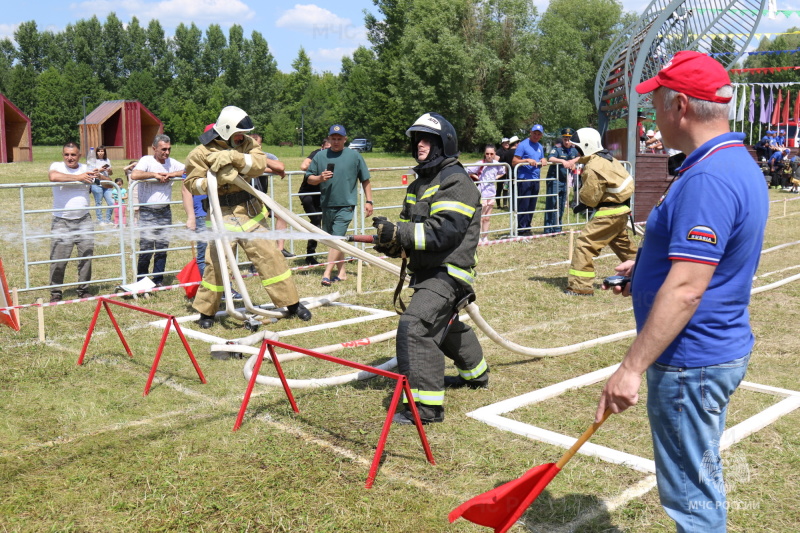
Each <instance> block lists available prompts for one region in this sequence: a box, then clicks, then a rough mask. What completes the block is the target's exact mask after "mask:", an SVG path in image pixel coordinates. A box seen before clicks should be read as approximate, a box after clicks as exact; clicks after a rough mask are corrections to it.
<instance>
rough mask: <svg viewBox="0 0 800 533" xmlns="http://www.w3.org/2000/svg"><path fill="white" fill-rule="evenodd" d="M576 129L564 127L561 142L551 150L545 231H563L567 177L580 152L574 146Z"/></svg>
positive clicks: (549, 155)
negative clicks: (562, 221)
mask: <svg viewBox="0 0 800 533" xmlns="http://www.w3.org/2000/svg"><path fill="white" fill-rule="evenodd" d="M573 135H575V130H573V129H572V128H563V129H562V130H561V142H560V143H557V144H556V145H555V146H553V148H552V149H551V150H550V153H549V154H548V159H547V161H548V162H549V163H550V168H548V169H547V180H548V181H547V197H546V198H545V209H546V212H545V214H544V232H545V233H558V232H560V231H561V219H562V218H563V216H564V206H566V204H567V194H568V193H569V191H568V190H567V178H568V176H569V173H570V172H572V171H574V170H575V164H576V163H577V162H578V158H579V157H580V154H579V153H578V150H577V149H576V148H575V147H574V146H572V136H573Z"/></svg>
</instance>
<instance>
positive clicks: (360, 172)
mask: <svg viewBox="0 0 800 533" xmlns="http://www.w3.org/2000/svg"><path fill="white" fill-rule="evenodd" d="M328 140H329V141H330V143H331V147H330V148H328V149H327V150H320V152H319V153H318V154H317V155H315V156H314V160H313V161H312V162H311V165H309V167H308V170H307V171H306V179H307V180H308V183H309V185H319V186H320V194H321V196H322V197H321V199H320V204H321V205H322V229H323V230H325V231H326V232H328V233H330V234H331V235H338V236H344V235H345V234H346V233H347V228H348V227H349V226H350V222H351V221H352V220H353V212H354V210H355V206H356V201H357V199H358V194H357V192H356V191H357V189H356V186H357V185H358V182H359V181H360V182H361V187H362V188H363V189H364V196H365V201H366V205H365V207H364V215H365V216H367V217H369V216H372V184H371V183H370V181H369V169H367V163H366V162H365V161H364V158H363V157H361V154H359V153H358V152H355V151H353V150H351V149H350V148H345V147H344V143H345V141H346V140H347V132H346V131H345V129H344V126H342V125H340V124H334V125H333V126H331V128H330V130H328ZM343 259H344V253H342V252H340V251H339V250H336V249H333V248H331V249H330V251H329V252H328V264H327V265H325V273H324V274H323V275H322V285H323V286H324V287H330V286H331V283H333V282H336V281H344V280H345V279H346V278H347V276H346V274H345V268H344V267H345V263H344V262H341V263H340V264H339V265H338V268H339V274H338V275H337V276H331V273H332V272H333V267H334V262H336V261H342V260H343Z"/></svg>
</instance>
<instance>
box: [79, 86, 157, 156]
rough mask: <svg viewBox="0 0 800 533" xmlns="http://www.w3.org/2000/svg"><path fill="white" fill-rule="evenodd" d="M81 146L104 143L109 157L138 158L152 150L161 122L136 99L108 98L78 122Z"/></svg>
mask: <svg viewBox="0 0 800 533" xmlns="http://www.w3.org/2000/svg"><path fill="white" fill-rule="evenodd" d="M78 128H79V130H80V132H81V147H82V149H83V150H84V151H86V150H87V149H88V148H89V147H91V146H100V145H105V146H106V149H107V151H108V157H109V159H139V158H140V157H142V156H143V155H148V154H151V155H152V152H153V149H152V146H151V145H152V142H153V137H155V136H156V135H158V134H159V133H163V132H164V125H163V123H162V122H161V121H160V120H159V119H158V117H156V116H155V115H154V114H153V113H152V112H151V111H150V110H149V109H147V108H146V107H145V106H144V105H143V104H142V103H141V102H139V101H138V100H109V101H106V102H103V103H102V104H100V105H99V106H97V107H96V108H95V109H94V111H92V112H91V113H89V114H88V115H87V116H86V120H85V122H84V120H81V121H79V122H78Z"/></svg>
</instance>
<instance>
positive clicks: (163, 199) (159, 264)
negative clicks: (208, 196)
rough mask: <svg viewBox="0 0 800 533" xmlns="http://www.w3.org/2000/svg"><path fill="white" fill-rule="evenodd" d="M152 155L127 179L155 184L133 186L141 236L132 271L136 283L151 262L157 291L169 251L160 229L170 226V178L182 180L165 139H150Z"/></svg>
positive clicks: (181, 174)
mask: <svg viewBox="0 0 800 533" xmlns="http://www.w3.org/2000/svg"><path fill="white" fill-rule="evenodd" d="M153 150H154V155H146V156H144V157H142V158H141V159H140V160H139V162H138V163H137V164H136V167H134V169H133V173H131V179H134V180H148V179H155V180H157V182H143V183H140V184H138V185H137V187H136V188H137V189H139V199H140V200H141V201H142V202H141V203H142V205H141V206H140V209H139V221H140V223H141V226H142V229H141V235H140V236H139V251H140V252H141V253H140V254H139V262H138V264H137V268H136V274H137V279H141V278H143V277H145V276H147V275H148V274H149V270H150V259H151V258H153V255H154V252H155V258H154V259H153V283H155V284H156V287H161V286H162V283H163V281H164V270H165V269H166V266H167V252H166V249H167V248H168V247H169V235H168V233H167V232H168V230H167V229H166V228H165V227H164V226H169V225H171V224H172V208H171V206H170V205H169V202H170V201H171V200H172V183H170V181H169V179H170V178H179V177H181V176H183V170H184V165H183V163H181V162H180V161H177V160H175V159H172V158H171V157H170V156H169V154H170V152H171V150H172V143H171V141H170V139H169V137H168V136H166V135H163V134H159V135H156V136H155V138H154V139H153Z"/></svg>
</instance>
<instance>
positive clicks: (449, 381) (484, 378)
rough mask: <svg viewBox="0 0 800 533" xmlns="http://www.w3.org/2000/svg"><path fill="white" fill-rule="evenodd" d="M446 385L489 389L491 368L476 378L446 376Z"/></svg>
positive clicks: (457, 387) (448, 386)
mask: <svg viewBox="0 0 800 533" xmlns="http://www.w3.org/2000/svg"><path fill="white" fill-rule="evenodd" d="M444 386H445V388H447V389H462V388H464V387H469V388H470V389H488V388H489V369H488V368H487V369H486V371H485V372H484V373H483V374H481V375H480V376H478V377H477V378H475V379H464V378H462V377H461V376H445V377H444Z"/></svg>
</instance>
